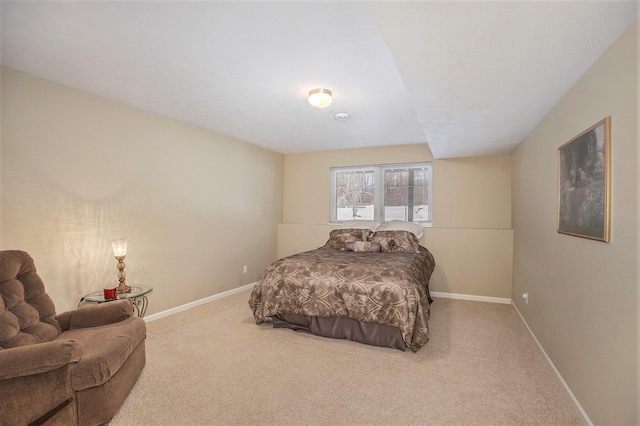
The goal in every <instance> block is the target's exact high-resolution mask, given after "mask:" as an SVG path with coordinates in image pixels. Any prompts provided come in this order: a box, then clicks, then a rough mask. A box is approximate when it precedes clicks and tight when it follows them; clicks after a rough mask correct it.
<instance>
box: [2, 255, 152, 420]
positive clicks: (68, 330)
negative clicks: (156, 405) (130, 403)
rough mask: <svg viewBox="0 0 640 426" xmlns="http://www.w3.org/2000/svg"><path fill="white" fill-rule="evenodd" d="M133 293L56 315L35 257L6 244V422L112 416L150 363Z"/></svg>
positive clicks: (3, 400)
mask: <svg viewBox="0 0 640 426" xmlns="http://www.w3.org/2000/svg"><path fill="white" fill-rule="evenodd" d="M132 313H133V307H132V304H131V302H130V301H128V300H118V301H113V302H109V303H104V304H101V305H91V306H85V307H82V308H79V309H76V310H73V311H70V312H65V313H62V314H59V315H56V312H55V307H54V305H53V301H52V300H51V298H50V297H49V296H48V295H47V293H46V292H45V290H44V284H43V283H42V280H41V279H40V277H39V276H38V274H37V273H36V268H35V266H34V262H33V259H32V258H31V257H30V256H29V255H28V254H27V253H25V252H23V251H17V250H12V251H0V424H3V425H5V424H7V425H26V424H43V423H45V422H46V424H47V425H59V424H60V425H62V424H64V425H69V424H79V425H97V424H103V423H106V422H108V421H109V420H111V418H112V417H113V416H114V415H115V413H116V412H117V411H118V409H119V408H120V406H121V405H122V403H123V402H124V400H125V398H126V397H127V395H128V394H129V391H130V390H131V388H132V387H133V385H134V384H135V382H136V380H137V379H138V376H139V375H140V372H141V371H142V368H143V367H144V364H145V345H144V342H145V337H146V326H145V323H144V321H143V320H142V319H140V318H137V317H134V316H133V315H132Z"/></svg>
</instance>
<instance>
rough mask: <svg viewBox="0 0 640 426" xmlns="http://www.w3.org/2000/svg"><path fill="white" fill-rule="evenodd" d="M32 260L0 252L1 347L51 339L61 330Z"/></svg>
mask: <svg viewBox="0 0 640 426" xmlns="http://www.w3.org/2000/svg"><path fill="white" fill-rule="evenodd" d="M55 317H56V310H55V306H54V305H53V301H52V300H51V298H50V297H49V295H47V293H45V291H44V284H43V283H42V280H41V279H40V277H39V276H38V274H37V273H36V268H35V265H34V263H33V259H32V258H31V256H29V255H28V254H27V253H26V252H23V251H18V250H7V251H0V349H2V348H5V349H6V348H13V347H17V346H24V345H32V344H35V343H43V342H50V341H52V340H54V339H55V338H56V337H58V336H59V335H60V333H61V332H62V330H61V328H60V324H59V323H58V321H56V318H55Z"/></svg>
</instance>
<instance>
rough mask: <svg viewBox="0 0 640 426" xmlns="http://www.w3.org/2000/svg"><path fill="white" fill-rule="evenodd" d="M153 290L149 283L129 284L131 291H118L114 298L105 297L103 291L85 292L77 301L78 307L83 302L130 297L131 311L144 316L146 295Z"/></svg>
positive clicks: (146, 302) (107, 300) (146, 301)
mask: <svg viewBox="0 0 640 426" xmlns="http://www.w3.org/2000/svg"><path fill="white" fill-rule="evenodd" d="M152 291H153V287H151V286H150V285H140V286H131V291H130V292H128V293H119V294H118V297H116V298H115V299H105V298H104V291H103V290H100V291H94V292H93V293H89V294H85V295H84V296H82V298H81V299H80V302H78V307H80V305H81V304H82V303H83V302H86V303H106V302H112V301H114V300H122V299H130V300H131V301H132V302H133V312H134V313H135V314H136V315H137V316H139V317H140V318H142V317H144V314H145V313H146V312H147V305H148V304H149V301H148V299H147V295H148V294H149V293H151V292H152Z"/></svg>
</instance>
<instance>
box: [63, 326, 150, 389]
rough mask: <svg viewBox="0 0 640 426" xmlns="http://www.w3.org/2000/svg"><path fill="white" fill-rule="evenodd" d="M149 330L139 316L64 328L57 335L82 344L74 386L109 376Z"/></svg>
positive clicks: (97, 383) (87, 385)
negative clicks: (114, 321)
mask: <svg viewBox="0 0 640 426" xmlns="http://www.w3.org/2000/svg"><path fill="white" fill-rule="evenodd" d="M146 333H147V327H146V324H145V322H144V320H142V319H141V318H137V317H130V318H128V319H126V320H124V321H120V322H117V323H115V324H108V325H102V326H99V327H89V328H80V329H75V330H69V331H65V332H63V333H62V334H61V335H60V336H59V337H58V339H74V340H76V341H78V342H79V343H80V346H81V347H82V358H80V361H78V364H77V365H76V367H75V368H74V369H73V371H72V373H71V384H72V386H73V388H74V389H75V390H76V391H80V390H83V389H87V388H91V387H94V386H100V385H101V384H103V383H105V382H106V381H107V380H109V379H110V378H111V377H112V376H113V375H114V374H116V373H117V372H118V370H119V369H120V367H121V366H122V364H124V363H125V361H126V360H127V358H129V355H131V353H132V352H133V351H134V350H135V349H136V347H137V346H138V344H139V343H140V342H141V341H142V340H143V339H144V338H145V336H146Z"/></svg>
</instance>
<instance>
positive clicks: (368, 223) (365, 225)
mask: <svg viewBox="0 0 640 426" xmlns="http://www.w3.org/2000/svg"><path fill="white" fill-rule="evenodd" d="M379 226H380V222H376V221H375V220H347V221H346V222H342V225H340V228H343V229H344V228H351V229H371V230H372V231H375V230H376V229H378V227H379Z"/></svg>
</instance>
